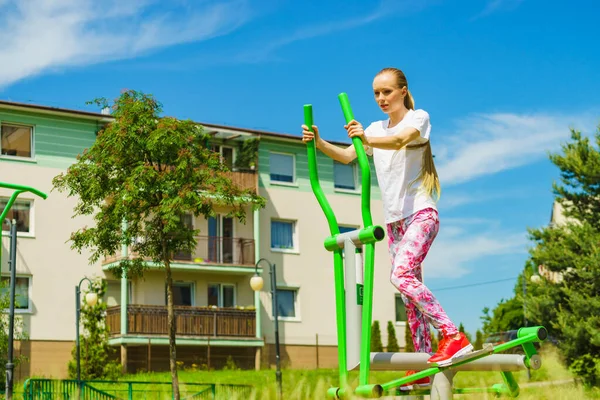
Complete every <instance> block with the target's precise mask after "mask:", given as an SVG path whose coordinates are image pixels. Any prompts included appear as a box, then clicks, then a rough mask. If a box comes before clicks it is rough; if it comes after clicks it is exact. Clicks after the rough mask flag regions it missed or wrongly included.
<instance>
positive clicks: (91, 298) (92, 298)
mask: <svg viewBox="0 0 600 400" xmlns="http://www.w3.org/2000/svg"><path fill="white" fill-rule="evenodd" d="M83 281H88V282H89V285H90V288H91V287H92V281H91V280H89V279H88V278H82V279H81V280H80V281H79V284H78V285H77V286H75V316H76V318H75V320H76V321H75V332H76V336H75V338H76V339H75V340H76V342H75V343H76V348H77V385H78V386H79V387H81V355H80V346H79V315H80V314H81V299H80V294H81V284H82V283H83ZM97 301H98V295H97V294H96V293H94V292H89V293H88V294H86V295H85V302H86V303H87V305H88V306H90V307H93V306H95V305H96V302H97Z"/></svg>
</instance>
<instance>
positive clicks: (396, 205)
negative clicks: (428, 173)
mask: <svg viewBox="0 0 600 400" xmlns="http://www.w3.org/2000/svg"><path fill="white" fill-rule="evenodd" d="M388 124H389V119H385V120H382V121H377V122H373V123H372V124H371V125H369V127H368V128H367V129H365V135H366V136H369V137H384V136H392V135H396V134H398V133H399V132H400V131H402V130H403V129H404V128H406V127H413V128H415V129H417V130H418V131H419V133H420V136H419V137H418V138H416V139H415V140H413V141H412V142H410V143H409V145H414V144H420V143H426V142H427V141H428V140H429V134H430V133H431V124H430V122H429V114H428V113H427V112H426V111H424V110H409V111H408V113H406V115H405V116H404V118H403V119H402V121H400V123H398V124H397V125H396V126H394V127H391V128H388ZM424 151H425V146H423V147H419V148H416V149H407V148H406V147H404V148H402V149H401V150H383V149H377V148H370V149H369V151H368V152H367V153H368V154H369V155H373V163H374V164H375V172H376V173H377V181H378V182H379V187H380V189H381V196H382V198H383V213H384V217H385V223H386V224H389V223H392V222H396V221H399V220H401V219H404V218H406V217H408V216H410V215H411V214H414V213H416V212H417V211H419V210H423V209H425V208H429V207H431V208H433V209H437V208H436V201H435V200H434V199H433V198H432V197H431V196H429V195H428V194H427V193H425V192H424V190H422V188H421V179H419V180H416V181H415V179H416V178H417V177H418V176H419V173H420V172H421V168H422V166H423V152H424ZM413 181H414V183H412V184H411V182H413Z"/></svg>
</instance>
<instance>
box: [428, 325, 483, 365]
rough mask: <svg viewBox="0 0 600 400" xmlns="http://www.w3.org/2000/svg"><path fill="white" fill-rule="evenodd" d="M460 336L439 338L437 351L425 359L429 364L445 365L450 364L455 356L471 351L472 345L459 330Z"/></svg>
mask: <svg viewBox="0 0 600 400" xmlns="http://www.w3.org/2000/svg"><path fill="white" fill-rule="evenodd" d="M459 335H460V337H459V338H458V339H453V338H444V339H443V340H440V344H439V347H438V351H437V353H435V354H434V355H433V356H431V357H430V358H429V360H427V362H428V363H430V364H437V365H438V366H439V367H445V366H447V365H450V364H452V359H453V358H455V357H460V356H463V355H465V354H467V353H469V352H471V351H473V345H472V344H471V343H469V340H468V339H467V337H466V336H465V335H464V333H462V332H459Z"/></svg>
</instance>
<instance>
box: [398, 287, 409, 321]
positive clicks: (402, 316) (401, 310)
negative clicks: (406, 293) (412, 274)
mask: <svg viewBox="0 0 600 400" xmlns="http://www.w3.org/2000/svg"><path fill="white" fill-rule="evenodd" d="M406 320H407V318H406V307H405V306H404V301H403V300H402V296H401V295H399V294H397V295H396V323H398V322H406Z"/></svg>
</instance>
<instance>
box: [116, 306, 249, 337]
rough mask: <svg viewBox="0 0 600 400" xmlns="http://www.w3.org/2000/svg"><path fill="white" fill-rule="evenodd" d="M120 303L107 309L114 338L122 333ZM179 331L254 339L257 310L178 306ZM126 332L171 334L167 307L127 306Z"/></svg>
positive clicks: (176, 310) (181, 332)
mask: <svg viewBox="0 0 600 400" xmlns="http://www.w3.org/2000/svg"><path fill="white" fill-rule="evenodd" d="M120 312H121V306H115V307H109V308H108V309H107V310H106V324H107V325H108V330H109V334H110V336H112V337H115V336H120V335H121V316H120ZM175 318H176V334H177V336H187V337H190V336H191V337H197V338H203V337H204V338H205V337H217V338H238V339H239V338H255V336H256V313H255V311H254V310H238V309H232V308H210V307H188V306H176V307H175ZM127 334H128V335H144V336H168V334H169V330H168V320H167V307H166V306H151V305H141V304H130V305H128V306H127Z"/></svg>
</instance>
